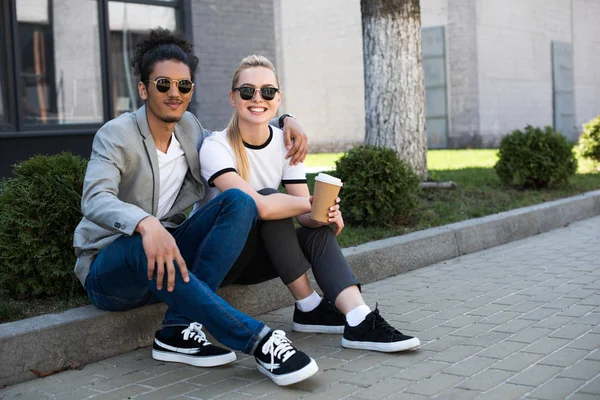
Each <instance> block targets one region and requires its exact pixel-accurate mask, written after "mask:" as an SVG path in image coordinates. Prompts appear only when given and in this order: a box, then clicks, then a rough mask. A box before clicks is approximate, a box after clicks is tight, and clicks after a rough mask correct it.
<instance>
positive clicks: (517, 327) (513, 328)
mask: <svg viewBox="0 0 600 400" xmlns="http://www.w3.org/2000/svg"><path fill="white" fill-rule="evenodd" d="M535 323H536V321H535V320H531V319H520V318H518V319H514V320H512V321H509V322H507V323H505V324H502V325H500V326H498V327H497V328H494V330H493V331H494V332H504V333H510V334H514V333H517V332H521V331H522V330H524V329H526V328H529V327H530V326H532V325H534V324H535Z"/></svg>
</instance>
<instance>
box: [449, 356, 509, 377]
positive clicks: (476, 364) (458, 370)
mask: <svg viewBox="0 0 600 400" xmlns="http://www.w3.org/2000/svg"><path fill="white" fill-rule="evenodd" d="M497 362H498V360H496V359H493V358H487V357H479V356H474V357H470V358H467V359H466V360H464V361H461V362H459V363H455V364H453V365H452V366H450V367H448V368H446V369H445V370H444V373H445V374H451V375H459V376H464V377H471V376H473V375H475V374H477V373H479V372H481V371H483V370H484V369H486V368H488V367H490V366H491V365H493V364H495V363H497Z"/></svg>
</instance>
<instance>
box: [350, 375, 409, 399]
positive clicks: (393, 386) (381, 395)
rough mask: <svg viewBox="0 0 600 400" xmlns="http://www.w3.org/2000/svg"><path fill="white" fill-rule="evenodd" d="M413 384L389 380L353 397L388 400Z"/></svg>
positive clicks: (394, 379) (400, 380)
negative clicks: (387, 399)
mask: <svg viewBox="0 0 600 400" xmlns="http://www.w3.org/2000/svg"><path fill="white" fill-rule="evenodd" d="M413 384H414V382H413V381H409V380H405V379H397V378H389V379H386V380H385V381H383V382H381V383H379V384H377V386H371V387H370V388H367V389H365V390H362V391H360V392H356V393H353V396H354V397H356V398H359V399H386V398H388V397H389V396H390V395H392V394H394V393H397V392H400V391H402V390H404V389H406V388H407V387H409V386H410V385H413Z"/></svg>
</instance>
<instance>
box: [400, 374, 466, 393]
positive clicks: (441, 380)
mask: <svg viewBox="0 0 600 400" xmlns="http://www.w3.org/2000/svg"><path fill="white" fill-rule="evenodd" d="M464 379H465V378H464V377H462V376H456V375H448V374H437V375H435V376H434V377H432V378H429V379H426V380H424V381H421V382H420V383H417V384H415V385H413V386H411V387H409V388H408V389H406V391H407V392H409V393H415V394H420V395H423V396H435V395H436V394H438V393H441V392H443V391H444V390H446V389H448V388H450V387H453V386H455V385H456V384H457V383H459V382H461V381H463V380H464Z"/></svg>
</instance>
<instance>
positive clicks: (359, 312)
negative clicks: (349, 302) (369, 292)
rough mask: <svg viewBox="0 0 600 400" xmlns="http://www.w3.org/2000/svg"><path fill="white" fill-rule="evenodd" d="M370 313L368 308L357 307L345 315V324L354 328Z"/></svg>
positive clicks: (364, 306)
mask: <svg viewBox="0 0 600 400" xmlns="http://www.w3.org/2000/svg"><path fill="white" fill-rule="evenodd" d="M370 312H371V309H370V308H369V306H367V305H365V304H363V305H362V306H358V307H356V308H353V309H352V310H350V311H349V312H348V314H346V322H348V325H350V326H352V327H354V326H356V325H358V324H360V323H361V322H363V321H364V320H365V317H366V316H367V315H368V314H369V313H370Z"/></svg>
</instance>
